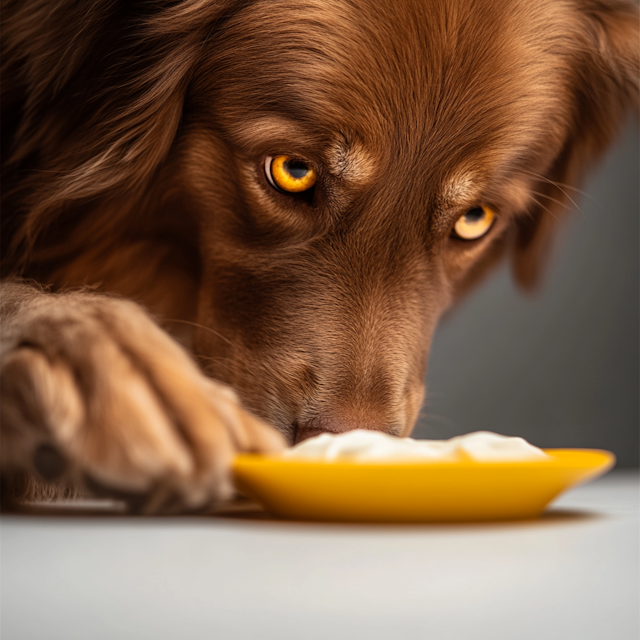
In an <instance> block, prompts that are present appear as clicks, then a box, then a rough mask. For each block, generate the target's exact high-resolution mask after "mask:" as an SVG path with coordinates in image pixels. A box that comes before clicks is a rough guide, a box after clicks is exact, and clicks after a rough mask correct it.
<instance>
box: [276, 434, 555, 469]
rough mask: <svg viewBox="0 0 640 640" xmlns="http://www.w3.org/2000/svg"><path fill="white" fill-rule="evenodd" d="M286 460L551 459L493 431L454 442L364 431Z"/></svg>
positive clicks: (312, 441) (319, 439) (313, 443)
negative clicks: (415, 438) (399, 436)
mask: <svg viewBox="0 0 640 640" xmlns="http://www.w3.org/2000/svg"><path fill="white" fill-rule="evenodd" d="M283 456H285V457H286V458H290V459H294V460H340V461H353V462H371V461H375V462H384V461H389V462H391V461H394V462H395V461H397V460H400V461H425V462H426V461H433V462H458V461H462V460H476V461H479V462H499V461H505V462H508V461H514V460H515V461H518V460H542V459H545V458H548V456H547V454H546V453H545V452H544V451H542V449H538V447H534V446H533V445H531V444H529V443H528V442H527V441H526V440H524V439H523V438H512V437H509V436H501V435H499V434H497V433H491V432H489V431H476V432H475V433H468V434H466V435H464V436H456V437H455V438H451V439H450V440H414V439H413V438H398V437H396V436H390V435H387V434H385V433H381V432H380V431H367V430H364V429H355V430H353V431H347V432H346V433H341V434H339V435H332V434H330V433H323V434H321V435H319V436H316V437H315V438H309V439H308V440H304V441H303V442H301V443H300V444H297V445H295V446H294V447H291V448H290V449H287V450H286V451H285V452H284V453H283Z"/></svg>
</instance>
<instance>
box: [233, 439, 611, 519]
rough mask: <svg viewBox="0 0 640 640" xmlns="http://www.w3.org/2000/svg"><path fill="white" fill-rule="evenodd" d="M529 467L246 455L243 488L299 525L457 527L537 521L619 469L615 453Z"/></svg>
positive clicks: (582, 452) (571, 453)
mask: <svg viewBox="0 0 640 640" xmlns="http://www.w3.org/2000/svg"><path fill="white" fill-rule="evenodd" d="M546 453H548V454H549V456H550V457H549V458H548V459H546V460H535V461H527V462H471V461H465V462H428V463H424V462H409V463H407V462H404V463H385V462H379V463H364V462H321V461H318V462H315V461H313V462H308V461H301V460H287V459H285V458H278V457H275V456H273V457H269V456H260V455H256V454H242V455H239V456H238V457H236V459H235V461H234V476H235V483H236V487H237V488H238V490H239V491H241V492H242V493H244V494H245V495H247V496H249V497H250V498H252V499H254V500H256V501H257V502H260V503H261V504H262V505H263V506H264V507H265V508H266V509H267V511H269V512H270V513H271V514H272V515H274V516H278V517H281V518H288V519H294V520H325V521H333V522H338V521H346V522H438V521H440V522H446V521H448V522H453V521H473V520H476V521H477V520H511V519H519V518H532V517H535V516H538V515H539V514H540V513H541V512H542V511H543V509H544V508H545V507H546V506H547V505H548V504H549V503H550V502H551V501H552V500H553V499H554V498H555V497H556V496H558V494H560V493H561V492H562V491H565V490H566V489H569V488H570V487H573V486H575V485H577V484H580V483H582V482H586V481H588V480H592V479H594V478H596V477H597V476H599V475H602V474H603V473H605V472H606V471H608V470H609V469H610V468H611V467H612V466H613V465H614V464H615V456H614V455H613V453H610V452H609V451H599V450H595V449H547V450H546Z"/></svg>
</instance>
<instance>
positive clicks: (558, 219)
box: [531, 198, 560, 222]
mask: <svg viewBox="0 0 640 640" xmlns="http://www.w3.org/2000/svg"><path fill="white" fill-rule="evenodd" d="M531 199H532V200H533V201H534V202H535V203H536V204H537V205H538V206H539V207H540V208H541V209H543V210H544V211H546V212H547V213H548V214H549V215H550V216H551V217H552V218H553V219H554V220H556V221H558V222H559V221H560V218H558V216H556V215H555V214H554V213H553V212H552V211H551V209H549V207H546V206H545V205H543V204H542V202H540V200H538V199H537V198H531Z"/></svg>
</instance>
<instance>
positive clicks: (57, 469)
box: [33, 444, 67, 481]
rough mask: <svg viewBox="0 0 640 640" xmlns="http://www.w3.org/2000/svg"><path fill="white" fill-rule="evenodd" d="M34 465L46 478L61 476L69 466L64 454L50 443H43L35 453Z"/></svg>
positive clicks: (53, 478)
mask: <svg viewBox="0 0 640 640" xmlns="http://www.w3.org/2000/svg"><path fill="white" fill-rule="evenodd" d="M33 466H34V467H35V470H36V471H37V472H38V473H39V474H40V475H41V476H42V477H43V478H44V479H45V480H49V481H51V480H55V479H56V478H59V477H60V476H61V475H62V474H63V473H64V470H65V469H66V468H67V461H66V460H65V458H64V456H63V455H62V454H61V453H60V452H59V451H58V450H57V449H56V448H55V447H53V446H51V445H50V444H41V445H40V446H39V447H38V448H37V449H36V450H35V453H34V454H33Z"/></svg>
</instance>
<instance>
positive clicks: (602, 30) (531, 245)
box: [513, 0, 640, 289]
mask: <svg viewBox="0 0 640 640" xmlns="http://www.w3.org/2000/svg"><path fill="white" fill-rule="evenodd" d="M577 8H578V14H577V16H576V21H575V23H574V24H573V25H572V26H571V28H572V31H573V47H574V48H573V51H572V54H573V58H574V67H573V86H572V87H571V90H572V93H571V95H572V96H573V100H574V108H573V116H572V120H571V122H570V125H569V133H568V136H567V138H566V141H565V144H564V147H563V149H562V151H561V153H560V154H559V155H558V157H557V158H556V160H555V162H553V163H552V166H551V168H550V170H549V171H548V172H547V174H546V175H545V176H542V177H541V180H540V182H538V183H537V184H536V185H535V189H536V191H537V194H538V195H537V200H538V201H539V202H540V203H541V204H539V205H535V206H534V207H533V208H532V209H531V210H530V211H529V214H530V215H529V216H528V217H526V218H522V219H519V220H518V222H517V228H516V239H515V251H514V259H513V268H514V275H515V277H516V281H517V282H518V284H520V286H522V287H523V288H525V289H532V288H534V287H535V285H536V284H537V283H538V281H539V279H540V273H541V270H542V266H543V264H544V263H545V258H546V255H547V253H548V250H549V247H550V241H551V238H552V236H553V234H554V230H555V227H556V223H557V220H558V216H559V214H560V213H561V212H562V210H563V209H564V208H566V206H567V205H568V204H569V203H571V202H572V198H571V194H570V193H568V191H571V187H572V186H574V185H577V184H578V183H579V182H580V181H581V179H582V177H583V175H584V172H585V171H586V170H587V169H589V167H590V166H592V165H593V163H594V162H595V160H597V159H598V157H599V156H601V154H602V153H603V152H604V150H605V149H606V147H607V146H608V145H609V144H610V143H611V142H612V141H613V139H614V138H615V136H616V134H617V133H618V131H619V129H620V127H621V125H622V124H623V123H624V122H625V119H626V117H627V116H628V113H629V111H630V110H631V109H635V112H636V113H637V109H638V76H639V74H640V69H639V66H640V65H639V52H638V43H639V38H640V29H639V19H638V18H639V17H638V9H637V7H636V6H634V5H633V4H630V3H629V2H625V1H623V0H578V2H577Z"/></svg>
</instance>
